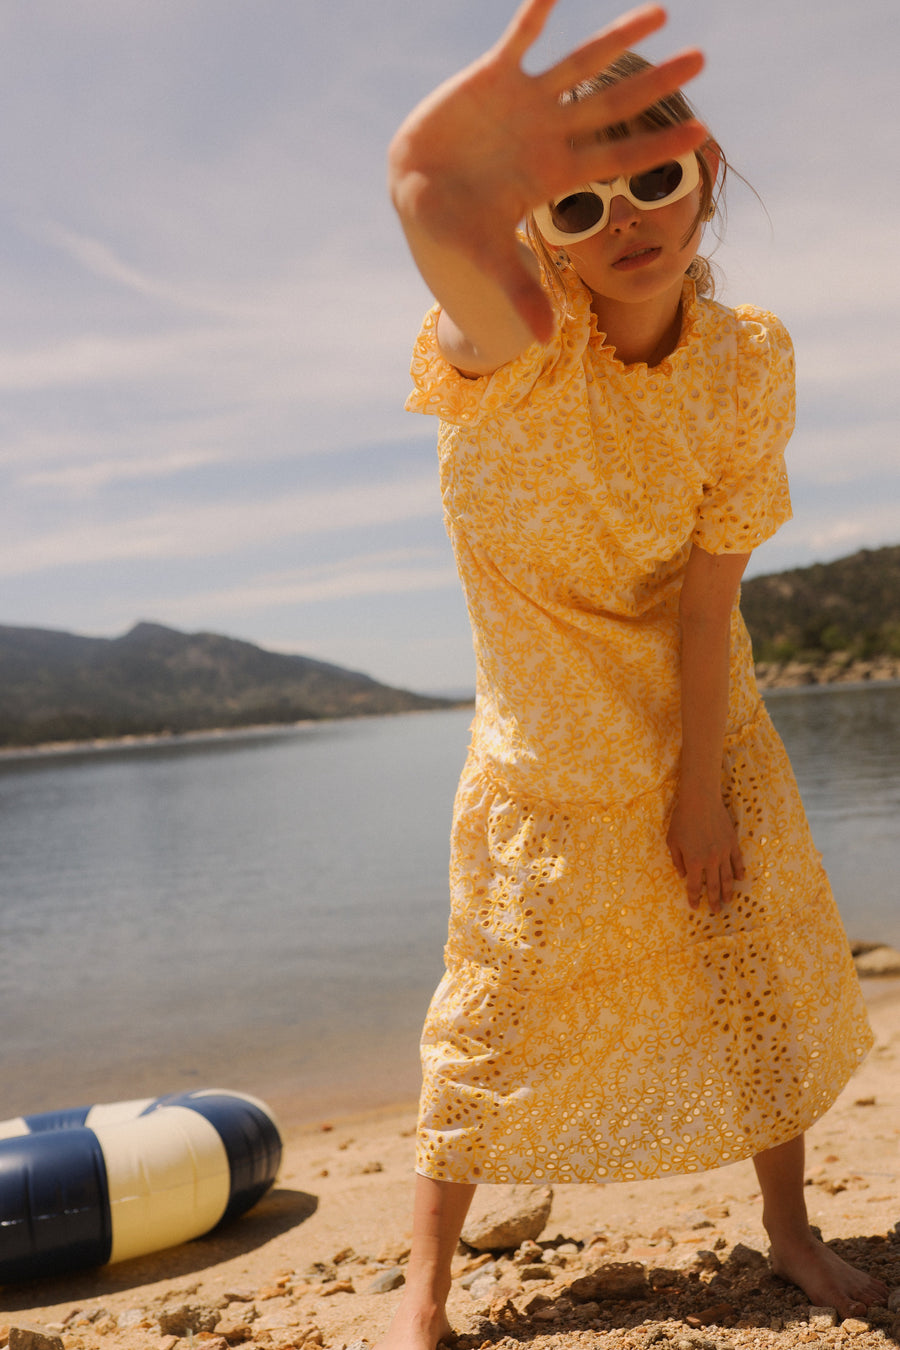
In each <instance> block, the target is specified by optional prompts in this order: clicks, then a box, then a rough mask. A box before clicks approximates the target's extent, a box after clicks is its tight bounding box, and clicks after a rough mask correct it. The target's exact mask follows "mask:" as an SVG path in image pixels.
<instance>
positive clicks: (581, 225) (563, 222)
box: [534, 152, 700, 245]
mask: <svg viewBox="0 0 900 1350" xmlns="http://www.w3.org/2000/svg"><path fill="white" fill-rule="evenodd" d="M699 182H700V165H699V163H698V161H697V156H696V155H695V154H694V153H693V152H691V153H690V154H688V155H682V156H681V157H680V158H679V159H669V160H667V161H666V162H665V164H659V165H657V167H656V168H655V169H648V170H647V172H646V173H635V174H632V175H631V176H630V177H629V178H625V177H622V178H613V179H611V180H610V182H608V183H587V184H586V185H585V186H584V187H581V188H578V189H577V190H576V191H575V192H569V193H567V195H566V196H565V197H558V198H556V199H555V200H554V201H552V202H549V203H548V204H547V205H546V206H536V207H535V208H534V219H535V224H536V225H537V227H538V229H539V230H540V232H541V234H542V235H543V236H544V238H545V239H546V240H547V242H548V243H550V244H561V245H565V244H576V243H577V242H578V241H579V239H589V238H590V236H591V235H592V234H597V232H598V231H599V230H602V229H603V227H604V226H605V225H606V224H607V222H608V221H609V205H610V202H611V201H612V199H613V197H617V196H619V195H620V194H621V196H623V197H627V198H628V200H629V201H630V202H631V203H632V205H633V206H637V207H638V208H639V209H640V210H641V211H656V210H657V209H658V208H659V207H660V206H669V205H670V204H671V203H672V202H677V201H680V200H681V198H682V197H686V196H687V194H688V193H689V192H692V191H693V190H694V188H695V187H696V186H697V184H698V183H699Z"/></svg>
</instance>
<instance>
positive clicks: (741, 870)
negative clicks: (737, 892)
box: [731, 844, 747, 881]
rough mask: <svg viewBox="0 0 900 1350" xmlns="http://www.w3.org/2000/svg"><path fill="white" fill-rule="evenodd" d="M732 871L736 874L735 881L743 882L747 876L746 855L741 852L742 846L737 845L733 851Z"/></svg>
mask: <svg viewBox="0 0 900 1350" xmlns="http://www.w3.org/2000/svg"><path fill="white" fill-rule="evenodd" d="M731 870H732V873H733V874H734V879H735V881H743V880H744V877H745V876H746V875H747V870H746V868H745V867H744V855H743V853H742V852H741V846H740V844H735V846H734V848H733V849H732V850H731Z"/></svg>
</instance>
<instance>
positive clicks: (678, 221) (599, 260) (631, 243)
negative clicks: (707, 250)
mask: <svg viewBox="0 0 900 1350" xmlns="http://www.w3.org/2000/svg"><path fill="white" fill-rule="evenodd" d="M700 193H701V188H700V186H699V184H698V186H697V187H696V188H694V189H693V190H692V191H691V192H689V193H688V194H687V196H685V197H682V198H681V199H680V200H679V201H676V202H672V203H671V204H670V205H669V206H660V207H657V208H656V209H655V210H653V211H642V210H641V209H640V208H639V207H637V206H635V205H634V204H633V203H632V202H630V201H629V200H628V198H627V197H624V196H622V195H617V196H615V197H613V199H612V201H611V202H610V206H609V220H608V222H607V224H606V225H605V226H604V227H603V229H602V230H599V231H598V232H597V234H594V235H591V237H590V238H589V239H582V240H580V241H579V242H578V243H576V244H572V245H571V246H569V247H568V248H567V249H566V252H567V254H568V255H569V259H570V261H571V263H572V266H573V267H574V268H575V270H576V272H577V273H578V275H579V276H580V277H581V280H582V281H583V282H584V284H585V285H586V286H587V287H588V288H589V290H591V291H593V292H594V294H595V295H597V296H599V297H601V298H604V299H608V300H613V301H617V302H620V303H626V304H627V303H633V304H638V303H640V302H641V301H648V300H657V299H663V298H664V297H667V296H668V295H670V294H671V295H673V296H676V297H677V298H680V296H681V286H682V283H683V281H684V274H685V272H686V271H687V269H688V267H689V266H690V264H691V262H692V261H693V259H694V257H695V255H696V253H697V249H698V247H699V244H700V235H701V227H700V225H698V226H697V227H696V228H695V229H694V230H693V231H692V230H691V226H692V224H693V222H694V220H695V219H696V217H697V212H698V210H699V208H700ZM549 247H550V248H551V253H552V252H553V248H552V246H549Z"/></svg>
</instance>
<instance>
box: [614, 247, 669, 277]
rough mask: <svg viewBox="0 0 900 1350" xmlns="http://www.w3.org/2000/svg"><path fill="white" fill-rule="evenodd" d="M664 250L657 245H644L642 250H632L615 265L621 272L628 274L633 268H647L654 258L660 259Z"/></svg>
mask: <svg viewBox="0 0 900 1350" xmlns="http://www.w3.org/2000/svg"><path fill="white" fill-rule="evenodd" d="M661 252H662V249H661V248H660V247H659V246H658V245H656V244H642V245H641V246H640V248H634V247H632V248H630V249H629V250H628V252H627V253H623V254H622V256H621V257H620V258H617V259H616V261H615V262H614V263H613V267H615V268H617V269H618V270H619V271H622V272H628V271H631V269H632V268H636V267H646V266H647V264H648V263H651V262H652V261H653V259H654V258H658V257H659V255H660V253H661Z"/></svg>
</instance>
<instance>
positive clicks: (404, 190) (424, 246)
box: [391, 162, 540, 375]
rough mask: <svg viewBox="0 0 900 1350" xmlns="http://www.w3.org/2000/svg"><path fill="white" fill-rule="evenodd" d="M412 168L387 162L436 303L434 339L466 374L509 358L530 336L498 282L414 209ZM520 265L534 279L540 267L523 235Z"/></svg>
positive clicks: (403, 220)
mask: <svg viewBox="0 0 900 1350" xmlns="http://www.w3.org/2000/svg"><path fill="white" fill-rule="evenodd" d="M416 177H417V175H416V174H415V173H410V172H409V171H406V170H404V169H403V168H402V166H398V165H395V164H394V163H393V162H392V165H391V195H392V198H393V201H394V205H395V207H396V209H397V213H398V215H399V217H400V223H401V225H402V227H403V232H404V235H405V236H406V241H407V244H408V245H409V250H410V253H411V254H412V257H413V261H414V262H415V264H416V266H417V267H418V269H419V272H420V273H421V275H422V278H423V280H424V281H425V284H426V286H427V287H428V289H429V290H430V291H431V293H432V295H433V296H434V297H435V299H436V300H437V301H438V303H439V304H440V306H441V309H442V314H441V319H440V322H439V324H438V334H437V336H438V343H439V345H440V349H441V352H442V354H443V355H444V356H445V357H446V358H447V360H448V361H450V362H451V363H452V364H453V365H455V366H457V367H458V368H459V369H461V370H465V371H467V372H468V373H471V374H475V375H478V374H488V373H490V372H491V371H493V370H496V369H497V368H498V367H499V366H502V365H505V364H506V362H507V361H512V360H513V359H514V358H515V357H516V356H518V355H519V353H520V352H522V351H524V350H525V348H526V347H527V346H528V345H529V344H530V343H532V342H533V341H534V334H533V332H532V331H531V330H530V328H528V326H527V325H526V324H525V323H524V321H523V320H522V318H521V316H520V315H519V314H518V313H517V312H516V310H515V308H514V307H513V305H512V303H511V302H510V299H509V296H508V294H507V293H506V292H505V291H504V289H503V288H502V287H501V286H500V284H499V282H497V281H496V280H494V278H493V277H491V276H489V275H487V274H486V272H485V270H484V268H483V267H481V266H479V265H477V264H476V262H475V261H473V260H472V259H471V258H470V257H468V256H467V255H466V253H465V251H464V250H463V248H462V247H461V246H459V245H457V244H456V243H455V242H453V243H448V242H446V241H445V240H439V239H436V238H435V237H434V235H433V234H432V233H431V231H430V230H429V229H428V227H427V226H426V225H425V224H424V223H423V222H422V220H421V218H420V212H419V210H418V204H417V195H418V191H427V186H426V185H421V184H420V185H418V186H417V184H416ZM515 247H517V249H518V254H519V258H520V261H521V263H522V265H523V266H524V267H525V268H526V270H527V272H528V273H529V274H530V275H531V276H532V277H534V278H535V279H539V277H540V267H539V265H538V262H537V259H536V258H535V256H534V254H533V253H532V251H531V249H530V248H529V247H528V246H527V244H525V243H524V242H522V241H518V243H517V245H515Z"/></svg>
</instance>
